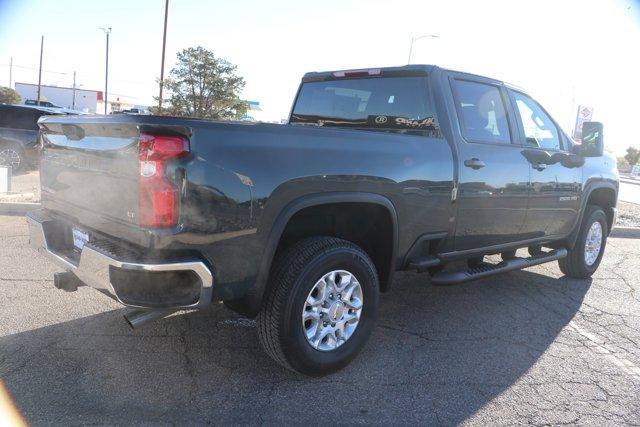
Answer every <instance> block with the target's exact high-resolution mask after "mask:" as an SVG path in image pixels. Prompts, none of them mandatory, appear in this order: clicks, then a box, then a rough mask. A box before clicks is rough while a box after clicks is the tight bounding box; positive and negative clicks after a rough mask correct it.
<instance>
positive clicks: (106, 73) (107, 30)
mask: <svg viewBox="0 0 640 427" xmlns="http://www.w3.org/2000/svg"><path fill="white" fill-rule="evenodd" d="M100 29H101V30H102V31H104V33H105V34H106V35H107V58H106V61H105V71H104V114H105V116H106V115H107V100H108V90H109V34H111V27H109V28H103V27H101V28H100Z"/></svg>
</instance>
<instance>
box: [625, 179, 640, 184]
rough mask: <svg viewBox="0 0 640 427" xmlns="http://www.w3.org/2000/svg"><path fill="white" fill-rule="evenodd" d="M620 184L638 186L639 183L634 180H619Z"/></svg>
mask: <svg viewBox="0 0 640 427" xmlns="http://www.w3.org/2000/svg"><path fill="white" fill-rule="evenodd" d="M620 182H624V183H625V184H632V185H640V181H638V180H635V179H625V178H620Z"/></svg>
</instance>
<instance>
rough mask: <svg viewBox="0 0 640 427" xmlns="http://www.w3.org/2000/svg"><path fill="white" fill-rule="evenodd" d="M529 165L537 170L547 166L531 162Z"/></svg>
mask: <svg viewBox="0 0 640 427" xmlns="http://www.w3.org/2000/svg"><path fill="white" fill-rule="evenodd" d="M531 167H532V168H534V169H535V170H537V171H543V170H545V169H546V168H547V165H545V164H544V163H533V164H532V165H531Z"/></svg>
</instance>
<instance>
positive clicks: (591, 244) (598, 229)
mask: <svg viewBox="0 0 640 427" xmlns="http://www.w3.org/2000/svg"><path fill="white" fill-rule="evenodd" d="M608 234H609V232H608V226H607V216H606V215H605V213H604V212H603V211H602V209H601V208H600V207H599V206H594V205H588V206H587V208H586V211H585V213H584V217H583V219H582V224H580V231H579V232H578V238H577V239H576V244H575V246H574V247H573V249H571V250H569V253H568V254H567V256H566V257H565V258H562V259H560V260H558V265H559V266H560V271H562V273H564V274H565V275H566V276H569V277H573V278H575V279H586V278H589V277H591V275H593V273H595V272H596V270H597V269H598V266H599V265H600V261H601V260H602V256H603V255H604V249H605V246H606V243H607V236H608ZM598 236H599V238H598ZM587 240H589V241H587ZM596 251H597V253H596Z"/></svg>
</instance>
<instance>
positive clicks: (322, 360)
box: [257, 237, 379, 377]
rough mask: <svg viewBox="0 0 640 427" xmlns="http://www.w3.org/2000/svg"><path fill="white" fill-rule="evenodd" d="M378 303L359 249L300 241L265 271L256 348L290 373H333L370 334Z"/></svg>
mask: <svg viewBox="0 0 640 427" xmlns="http://www.w3.org/2000/svg"><path fill="white" fill-rule="evenodd" d="M332 274H333V276H331V275H332ZM333 283H335V285H333ZM356 285H357V286H358V289H359V290H357V289H356ZM319 286H320V287H319ZM319 289H321V291H319ZM340 289H342V290H340ZM354 289H356V290H354ZM355 295H358V296H359V297H360V298H358V297H356V296H355ZM378 298H379V286H378V275H377V273H376V269H375V266H374V264H373V262H372V261H371V259H370V258H369V256H368V255H367V254H366V253H365V252H364V251H363V250H362V249H361V248H360V247H358V246H356V245H354V244H353V243H351V242H348V241H345V240H341V239H336V238H333V237H312V238H309V239H305V240H302V241H300V242H298V243H296V244H294V245H293V246H292V247H290V248H289V249H287V250H285V252H284V253H282V254H281V255H279V256H278V259H277V260H276V264H275V265H274V268H273V269H272V271H271V277H270V288H269V290H268V293H267V295H266V296H265V301H264V303H263V306H262V309H261V310H260V313H259V314H258V318H257V329H258V337H259V339H260V343H261V344H262V346H263V347H264V349H265V351H266V352H267V354H268V355H269V356H271V358H273V359H274V360H275V361H276V362H278V363H279V364H281V365H282V366H284V367H285V368H288V369H291V370H292V371H296V372H299V373H301V374H304V375H309V376H316V377H317V376H323V375H327V374H330V373H332V372H336V371H338V370H339V369H341V368H343V367H344V366H346V365H347V364H348V363H349V362H350V361H351V360H352V359H353V358H354V357H355V356H356V355H357V354H358V353H359V352H360V350H362V348H363V347H364V345H365V343H366V342H367V340H368V338H369V336H370V335H371V332H372V330H373V327H374V325H375V321H376V317H377V311H378ZM310 301H312V303H310ZM319 301H323V302H322V303H320V302H319ZM358 305H359V306H360V309H359V310H358V309H357V308H354V307H356V306H358ZM356 316H357V319H356ZM347 319H348V320H347ZM334 322H335V324H334ZM325 324H326V325H327V326H324V325H325ZM327 331H332V332H327ZM323 334H324V335H323ZM320 337H323V338H320ZM340 337H342V338H340ZM332 347H333V348H332Z"/></svg>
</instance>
